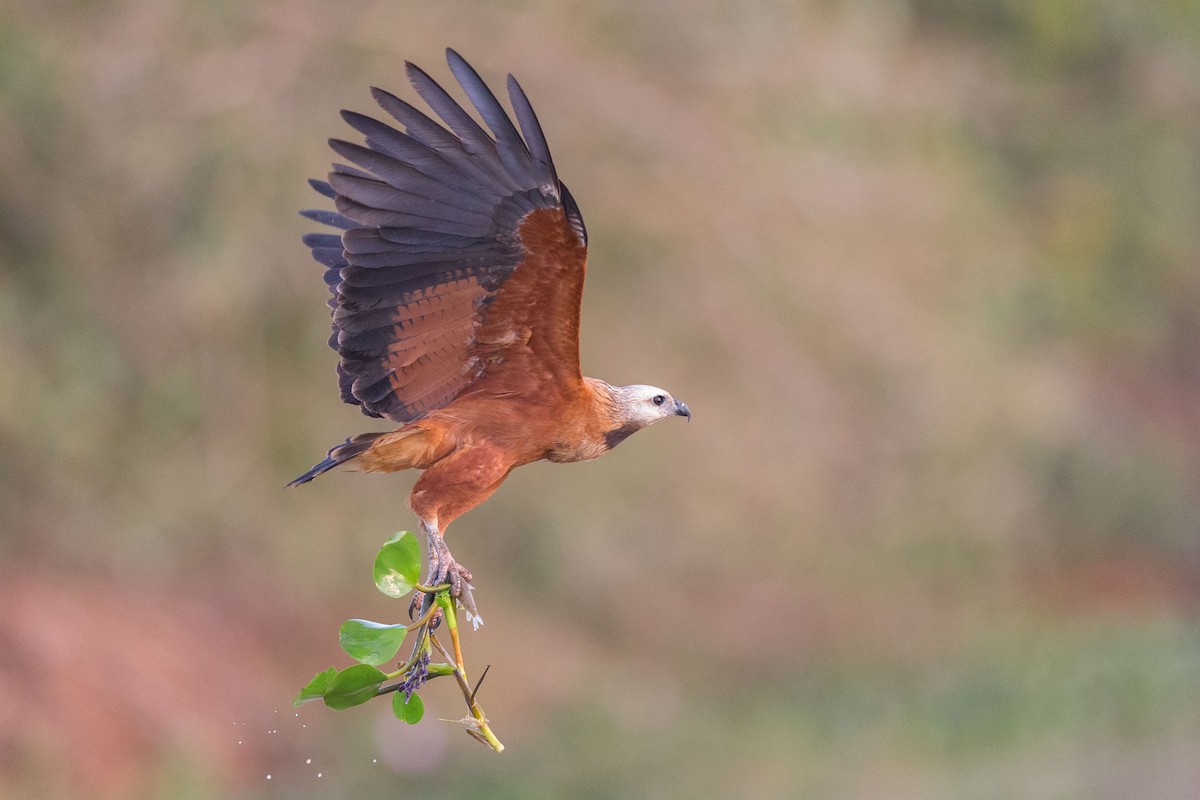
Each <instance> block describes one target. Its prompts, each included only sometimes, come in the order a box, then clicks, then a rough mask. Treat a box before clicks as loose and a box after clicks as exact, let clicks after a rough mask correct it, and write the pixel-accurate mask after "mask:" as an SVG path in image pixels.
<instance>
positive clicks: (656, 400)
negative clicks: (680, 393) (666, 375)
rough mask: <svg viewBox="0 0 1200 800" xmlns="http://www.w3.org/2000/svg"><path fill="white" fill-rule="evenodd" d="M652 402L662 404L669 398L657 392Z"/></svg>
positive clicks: (657, 404)
mask: <svg viewBox="0 0 1200 800" xmlns="http://www.w3.org/2000/svg"><path fill="white" fill-rule="evenodd" d="M650 402H652V403H654V405H656V406H661V405H662V404H663V403H665V402H667V398H665V397H663V396H662V395H661V394H656V395H654V399H653V400H652V401H650Z"/></svg>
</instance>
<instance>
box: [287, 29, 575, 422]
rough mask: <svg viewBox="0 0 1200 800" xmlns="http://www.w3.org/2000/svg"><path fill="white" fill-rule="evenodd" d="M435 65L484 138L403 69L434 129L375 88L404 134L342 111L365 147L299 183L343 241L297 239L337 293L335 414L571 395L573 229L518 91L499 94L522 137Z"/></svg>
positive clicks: (491, 105) (485, 94) (446, 98)
mask: <svg viewBox="0 0 1200 800" xmlns="http://www.w3.org/2000/svg"><path fill="white" fill-rule="evenodd" d="M447 60H448V61H449V63H450V69H451V71H452V72H453V73H454V76H455V78H456V79H457V80H458V82H459V84H460V85H461V86H462V88H463V89H464V90H465V91H466V93H467V96H468V97H469V98H470V100H471V103H472V104H473V105H474V106H475V109H476V110H477V111H478V112H479V115H480V116H481V117H482V118H483V121H484V122H485V123H486V125H487V127H488V128H489V129H490V131H491V132H490V133H489V132H488V131H486V130H485V129H484V128H483V127H482V126H480V125H479V124H478V123H477V122H476V121H475V120H474V118H472V117H471V116H470V115H469V114H468V113H467V112H466V111H464V110H463V108H462V106H460V105H459V104H458V103H457V102H455V101H454V99H453V98H451V97H450V95H449V94H447V93H446V91H445V90H444V89H443V88H442V87H441V86H439V85H438V84H437V83H436V82H435V81H434V80H433V79H432V78H430V77H429V76H428V75H426V74H425V73H424V72H422V71H421V70H420V69H419V68H417V67H416V66H414V65H412V64H406V71H407V74H408V78H409V80H410V81H411V82H412V85H413V87H414V88H415V89H416V90H417V93H418V94H419V95H420V96H421V97H422V98H423V99H424V100H425V102H426V103H427V104H428V105H429V107H430V108H431V109H432V110H433V111H434V113H435V114H437V116H438V117H440V118H441V120H442V122H443V123H444V126H443V124H439V123H438V122H435V121H434V120H433V119H432V118H430V117H429V116H426V115H425V114H424V113H422V112H421V111H418V110H417V109H416V108H414V107H413V106H411V105H409V104H408V103H406V102H405V101H403V100H401V99H399V98H397V97H395V96H393V95H391V94H388V93H387V92H384V91H382V90H380V89H372V90H371V92H372V95H373V96H374V98H375V100H376V101H377V102H378V103H379V105H380V106H381V107H382V108H383V109H384V110H385V111H387V112H388V114H390V115H391V116H392V117H394V118H395V119H396V120H397V121H398V122H399V123H400V124H401V125H402V126H403V131H401V130H397V129H395V128H393V127H391V126H390V125H386V124H384V123H382V122H378V121H376V120H374V119H372V118H370V117H366V116H363V115H361V114H356V113H354V112H351V111H343V112H342V117H343V118H344V119H345V120H346V121H347V122H348V123H349V124H350V125H351V126H352V127H353V128H355V129H356V130H357V131H358V132H360V133H362V134H363V135H364V136H365V137H366V145H365V146H362V145H357V144H352V143H350V142H345V141H341V140H336V139H334V140H330V143H329V144H330V146H331V147H332V148H333V150H334V151H335V152H337V153H338V155H340V156H342V157H343V158H345V159H346V160H348V161H349V162H351V163H352V164H354V165H356V166H347V165H344V164H334V166H333V171H332V172H331V173H330V174H329V179H328V182H325V181H310V183H311V184H312V185H313V187H314V188H315V189H316V190H317V191H318V192H320V193H321V194H323V195H325V196H327V197H330V198H332V199H333V201H334V203H335V204H336V207H337V212H336V213H335V212H332V211H303V212H301V213H302V214H303V215H304V216H306V217H308V218H309V219H313V220H315V221H317V222H321V223H324V224H326V225H330V226H333V227H336V228H340V229H342V231H341V233H340V235H339V234H329V233H322V234H309V235H308V236H305V237H304V241H305V243H306V244H307V245H308V246H309V247H310V248H311V249H312V254H313V257H314V258H315V259H316V260H317V261H319V262H321V263H322V264H324V265H325V266H326V268H327V269H326V273H325V282H326V283H327V284H328V285H329V288H330V290H331V292H332V293H333V297H332V298H331V299H330V301H329V305H330V307H331V308H332V309H333V335H332V336H331V337H330V340H329V344H330V346H331V347H333V348H334V349H335V350H337V352H338V354H339V355H340V356H341V358H340V360H339V364H338V376H339V383H340V386H341V394H342V399H343V400H345V401H346V402H348V403H354V404H356V405H359V406H361V407H362V411H363V413H364V414H367V415H370V416H375V417H380V416H382V417H387V418H388V419H391V420H394V421H396V422H400V423H403V422H409V421H411V420H413V419H416V418H418V417H420V416H422V415H424V414H426V413H428V412H429V411H432V410H434V409H437V408H441V407H443V406H445V405H446V404H448V403H450V402H451V401H452V400H454V398H455V397H457V396H458V395H460V394H461V393H462V392H463V391H464V390H466V389H467V388H468V387H479V388H482V387H484V386H487V385H491V384H494V385H496V386H497V387H498V389H497V390H498V391H505V392H507V393H509V394H511V393H512V392H513V391H530V392H535V391H545V390H550V389H555V388H557V389H558V390H570V389H571V388H573V386H574V385H577V384H578V383H579V382H580V381H581V376H580V372H579V306H580V300H581V297H582V291H583V278H584V270H585V262H586V254H587V233H586V230H585V228H584V225H583V218H582V217H581V216H580V214H579V209H578V208H577V207H576V205H575V201H574V200H573V199H572V198H571V195H570V193H569V192H568V191H567V188H566V186H564V185H563V184H562V183H561V182H560V181H559V180H558V176H557V174H556V173H555V170H554V162H553V160H552V159H551V157H550V150H549V148H548V147H547V146H546V140H545V137H544V136H543V134H542V129H541V126H540V125H539V123H538V120H537V117H536V116H535V115H534V113H533V108H532V107H531V106H530V104H529V100H528V99H527V98H526V97H525V93H524V92H523V91H522V90H521V87H520V86H519V85H518V84H517V82H516V80H514V79H513V78H512V76H509V78H508V94H509V99H510V101H511V102H512V106H513V110H514V112H515V115H516V119H517V123H518V124H519V125H520V131H518V130H517V127H516V126H514V124H513V122H512V120H511V119H510V118H509V116H508V114H507V113H506V112H505V111H504V109H503V107H502V106H501V105H500V103H499V102H498V101H497V100H496V98H495V96H494V95H493V94H492V92H491V90H489V89H488V87H487V86H486V84H484V82H483V81H482V80H481V79H480V77H479V76H478V74H477V73H476V72H475V71H474V70H473V69H472V68H471V66H470V65H469V64H467V62H466V61H464V60H463V58H462V57H461V56H459V55H458V54H457V53H456V52H454V51H453V50H447ZM499 387H503V388H502V389H501V388H499Z"/></svg>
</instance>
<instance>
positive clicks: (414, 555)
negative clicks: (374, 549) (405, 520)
mask: <svg viewBox="0 0 1200 800" xmlns="http://www.w3.org/2000/svg"><path fill="white" fill-rule="evenodd" d="M420 579H421V546H420V545H419V544H418V543H417V537H416V536H414V535H413V534H412V533H410V532H408V531H400V532H399V533H397V534H396V535H395V536H393V537H392V538H391V539H388V540H387V543H386V544H385V545H384V546H383V547H381V548H379V555H377V556H375V585H376V586H378V587H379V591H381V592H383V593H384V594H386V595H387V596H388V597H404V595H406V594H408V593H409V592H411V591H412V590H413V587H414V586H415V585H416V584H417V582H418V581H420Z"/></svg>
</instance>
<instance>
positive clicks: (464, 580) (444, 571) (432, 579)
mask: <svg viewBox="0 0 1200 800" xmlns="http://www.w3.org/2000/svg"><path fill="white" fill-rule="evenodd" d="M421 528H422V530H424V531H425V540H426V543H427V547H428V560H429V567H428V574H427V576H426V580H425V584H426V585H427V586H437V585H438V584H443V583H448V584H450V596H451V597H453V598H455V599H456V600H458V602H460V603H462V606H463V608H465V609H466V610H467V616H468V619H470V620H471V624H472V625H473V626H474V627H475V628H478V627H479V626H480V625H482V624H483V620H482V619H480V617H479V611H478V610H477V609H476V608H475V598H474V596H473V595H472V593H471V580H472V576H471V571H470V570H468V569H467V568H466V567H464V566H463V565H462V564H459V563H458V562H457V561H455V560H454V556H452V555H450V548H449V547H447V546H446V539H445V537H444V536H442V533H441V531H439V530H438V529H437V527H436V526H434V525H429V524H427V523H426V522H424V521H422V522H421ZM432 602H433V598H432V597H431V596H428V600H427V601H426V603H422V609H424V608H425V607H426V605H427V604H429V603H432Z"/></svg>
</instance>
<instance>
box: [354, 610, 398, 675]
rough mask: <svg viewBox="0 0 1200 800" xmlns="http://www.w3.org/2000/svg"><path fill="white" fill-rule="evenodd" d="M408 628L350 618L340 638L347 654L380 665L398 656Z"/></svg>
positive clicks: (357, 659) (356, 659) (365, 662)
mask: <svg viewBox="0 0 1200 800" xmlns="http://www.w3.org/2000/svg"><path fill="white" fill-rule="evenodd" d="M407 634H408V628H406V627H404V626H403V625H384V624H383V623H382V622H371V621H370V620H366V619H348V620H346V621H345V622H343V623H342V628H341V630H340V631H339V632H338V639H339V641H341V643H342V649H343V650H345V651H346V655H348V656H350V657H351V658H353V659H354V660H355V661H360V662H362V663H363V664H371V665H373V666H376V667H377V666H379V665H380V664H385V663H387V662H388V661H391V660H392V659H393V658H394V657H395V656H396V651H397V650H399V649H400V645H402V644H404V637H405V635H407Z"/></svg>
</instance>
